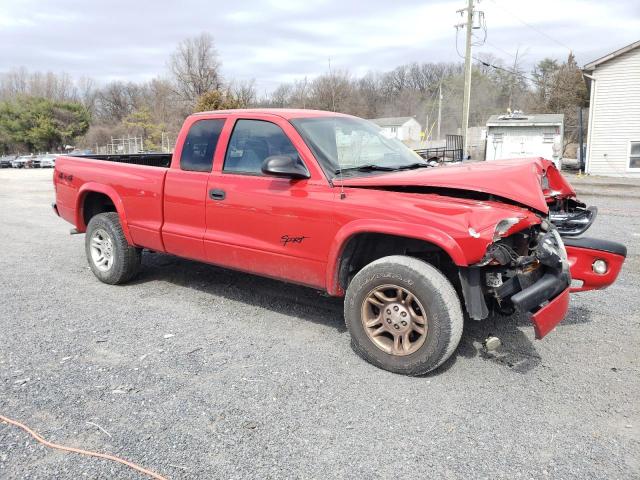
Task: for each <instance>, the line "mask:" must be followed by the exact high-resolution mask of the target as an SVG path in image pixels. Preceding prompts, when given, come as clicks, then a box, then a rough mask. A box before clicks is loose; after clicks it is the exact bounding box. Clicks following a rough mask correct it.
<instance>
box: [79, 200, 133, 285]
mask: <svg viewBox="0 0 640 480" xmlns="http://www.w3.org/2000/svg"><path fill="white" fill-rule="evenodd" d="M85 251H86V254H87V260H88V261H89V266H90V267H91V271H93V274H94V275H95V276H96V277H98V279H99V280H100V281H102V282H104V283H108V284H111V285H117V284H120V283H125V282H127V281H129V280H131V279H132V278H133V277H134V276H135V275H136V274H137V273H138V271H139V270H140V262H141V249H139V248H136V247H133V246H131V245H129V243H128V242H127V239H126V237H125V236H124V232H123V231H122V226H121V225H120V218H119V217H118V214H117V213H116V212H107V213H100V214H98V215H95V216H94V217H92V218H91V220H90V221H89V225H87V232H86V235H85Z"/></svg>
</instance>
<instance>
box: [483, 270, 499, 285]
mask: <svg viewBox="0 0 640 480" xmlns="http://www.w3.org/2000/svg"><path fill="white" fill-rule="evenodd" d="M486 282H487V287H491V288H498V287H500V286H502V274H501V273H500V272H487V275H486Z"/></svg>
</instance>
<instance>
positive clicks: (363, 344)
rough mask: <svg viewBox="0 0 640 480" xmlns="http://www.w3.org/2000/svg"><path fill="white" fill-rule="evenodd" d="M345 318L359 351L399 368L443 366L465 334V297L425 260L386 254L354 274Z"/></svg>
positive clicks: (419, 370)
mask: <svg viewBox="0 0 640 480" xmlns="http://www.w3.org/2000/svg"><path fill="white" fill-rule="evenodd" d="M344 310H345V320H346V323H347V327H348V329H349V332H350V333H351V343H352V346H353V349H354V350H355V352H356V353H357V354H358V355H360V356H361V357H362V358H364V359H365V360H367V361H368V362H370V363H372V364H374V365H376V366H378V367H380V368H383V369H385V370H389V371H391V372H394V373H401V374H405V375H421V374H424V373H427V372H429V371H431V370H434V369H436V368H438V367H439V366H440V365H442V363H444V362H445V361H446V360H447V359H448V358H449V357H450V356H451V355H452V354H453V352H454V351H455V349H456V347H457V346H458V343H459V342H460V337H461V336H462V327H463V315H462V309H461V307H460V300H459V298H458V295H457V294H456V291H455V289H454V288H453V285H451V282H449V280H448V279H447V278H446V277H445V276H444V275H443V274H442V273H441V272H440V271H438V270H437V269H436V268H434V267H433V266H431V265H429V264H428V263H426V262H423V261H422V260H418V259H416V258H412V257H405V256H400V255H397V256H390V257H384V258H381V259H379V260H376V261H375V262H373V263H370V264H369V265H367V266H366V267H364V268H363V269H362V270H361V271H360V272H358V274H357V275H356V276H355V277H354V279H353V280H352V282H351V283H350V284H349V287H348V288H347V292H346V296H345V306H344Z"/></svg>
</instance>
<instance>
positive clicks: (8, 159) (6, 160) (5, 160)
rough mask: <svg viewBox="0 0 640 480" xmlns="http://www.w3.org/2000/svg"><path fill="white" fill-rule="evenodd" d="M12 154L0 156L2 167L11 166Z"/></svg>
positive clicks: (0, 166) (0, 165)
mask: <svg viewBox="0 0 640 480" xmlns="http://www.w3.org/2000/svg"><path fill="white" fill-rule="evenodd" d="M11 160H13V157H12V156H5V157H0V168H11Z"/></svg>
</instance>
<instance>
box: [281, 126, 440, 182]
mask: <svg viewBox="0 0 640 480" xmlns="http://www.w3.org/2000/svg"><path fill="white" fill-rule="evenodd" d="M291 123H292V124H293V126H294V127H296V129H297V130H298V132H299V133H300V135H301V136H302V138H303V139H304V140H305V142H306V143H307V145H308V146H309V148H310V149H311V151H312V152H313V153H314V155H315V156H316V158H317V159H318V161H319V162H320V163H321V164H322V167H323V169H324V171H325V172H326V173H327V174H328V175H329V176H330V177H333V176H335V175H338V174H342V175H345V174H346V175H358V174H363V173H364V172H375V171H394V170H403V169H407V168H419V167H423V166H424V167H426V166H428V164H427V163H426V162H425V161H424V159H422V157H420V156H419V155H418V154H417V153H415V152H414V151H413V150H411V149H410V148H408V147H406V146H405V145H404V144H403V143H402V142H400V141H399V140H396V139H394V138H388V137H387V136H385V135H384V134H383V133H382V130H381V129H380V128H378V127H377V126H376V125H375V124H373V123H371V122H368V121H366V120H362V119H359V118H351V117H319V118H297V119H293V120H291Z"/></svg>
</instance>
